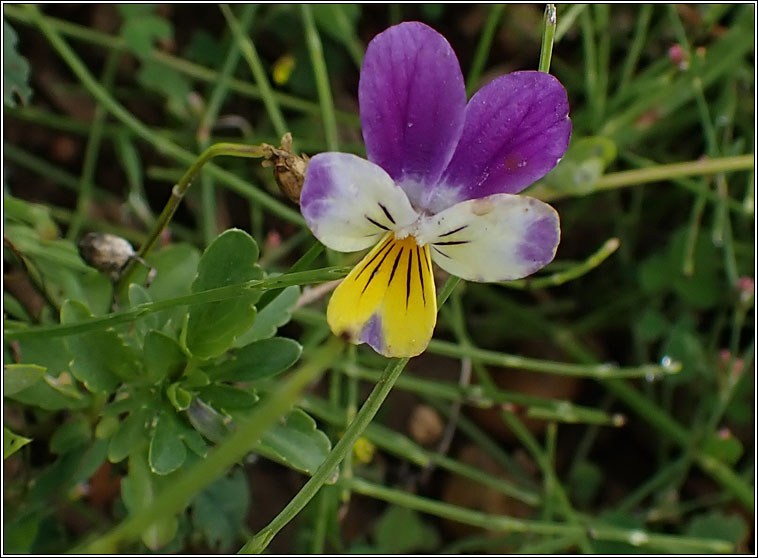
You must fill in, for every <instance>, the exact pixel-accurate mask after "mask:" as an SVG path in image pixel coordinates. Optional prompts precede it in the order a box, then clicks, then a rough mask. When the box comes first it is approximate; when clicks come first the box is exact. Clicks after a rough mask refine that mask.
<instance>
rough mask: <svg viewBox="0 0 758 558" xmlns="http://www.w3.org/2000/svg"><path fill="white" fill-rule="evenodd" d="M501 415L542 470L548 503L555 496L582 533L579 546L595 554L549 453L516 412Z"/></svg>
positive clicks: (570, 521)
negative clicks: (554, 468)
mask: <svg viewBox="0 0 758 558" xmlns="http://www.w3.org/2000/svg"><path fill="white" fill-rule="evenodd" d="M501 416H502V417H503V420H504V421H505V423H506V424H507V425H508V427H509V428H510V429H511V431H512V432H513V433H514V434H515V435H516V437H517V438H518V439H519V440H520V441H521V443H522V445H524V446H525V447H526V449H527V451H528V452H529V453H530V454H531V456H532V458H533V459H534V460H535V461H536V463H537V466H538V467H539V468H540V469H541V470H542V477H543V480H544V483H545V501H546V503H547V502H548V501H550V499H551V497H552V498H555V500H556V503H557V504H558V505H559V507H560V510H561V513H562V514H563V516H564V518H565V519H566V521H567V522H568V523H569V524H570V525H573V526H574V527H576V528H577V529H578V531H579V533H580V536H579V547H580V548H581V550H582V552H584V553H585V554H594V552H595V551H594V549H593V547H592V544H591V543H590V540H589V538H588V537H587V535H586V526H584V525H582V524H581V523H580V521H579V517H578V516H577V514H576V512H575V511H574V509H573V508H572V507H571V502H569V499H568V496H566V492H565V491H564V490H563V486H562V485H561V483H560V481H559V480H558V477H557V475H556V474H555V471H554V470H553V467H552V465H551V463H550V460H549V458H548V456H547V453H546V452H545V451H544V450H543V449H542V448H541V447H540V445H539V443H538V442H537V440H536V439H535V438H534V436H533V435H532V433H531V432H529V430H528V429H527V428H526V426H524V423H523V422H521V421H520V420H519V419H518V417H517V416H516V415H515V414H513V413H512V412H510V411H505V412H504V413H503V414H502V415H501Z"/></svg>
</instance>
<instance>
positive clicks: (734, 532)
mask: <svg viewBox="0 0 758 558" xmlns="http://www.w3.org/2000/svg"><path fill="white" fill-rule="evenodd" d="M684 534H685V535H688V536H691V537H704V538H714V539H721V540H724V541H729V542H731V543H732V544H734V545H735V546H738V545H740V544H741V543H743V542H744V541H745V539H746V537H747V535H748V527H747V523H746V522H745V519H744V518H743V517H742V516H740V515H738V514H725V513H724V512H722V511H718V510H714V511H710V512H706V513H702V514H700V515H696V516H695V517H693V518H692V519H691V520H690V522H689V524H688V525H687V528H686V529H685V531H684ZM738 552H739V550H738Z"/></svg>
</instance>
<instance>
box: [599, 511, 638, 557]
mask: <svg viewBox="0 0 758 558" xmlns="http://www.w3.org/2000/svg"><path fill="white" fill-rule="evenodd" d="M599 519H600V520H601V521H602V523H606V524H608V525H612V526H614V527H622V528H624V529H640V530H642V529H644V528H645V521H644V520H643V519H642V518H641V517H640V516H637V515H632V514H626V513H622V512H616V511H610V512H604V513H601V514H600V515H599ZM592 546H593V547H594V549H595V552H596V553H597V554H604V555H612V554H644V553H645V549H643V548H641V547H640V546H639V545H637V546H635V545H633V544H630V543H625V542H620V541H592Z"/></svg>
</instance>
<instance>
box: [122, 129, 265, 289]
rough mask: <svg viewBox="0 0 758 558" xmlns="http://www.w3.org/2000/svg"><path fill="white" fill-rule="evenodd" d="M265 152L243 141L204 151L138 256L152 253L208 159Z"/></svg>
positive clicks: (131, 266) (125, 278)
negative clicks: (242, 142)
mask: <svg viewBox="0 0 758 558" xmlns="http://www.w3.org/2000/svg"><path fill="white" fill-rule="evenodd" d="M263 154H264V152H263V149H262V148H261V147H260V146H259V145H245V144H241V143H216V144H214V145H211V146H210V147H209V148H208V149H206V150H205V151H203V153H202V154H201V155H200V156H199V157H198V158H197V159H196V160H195V162H194V163H192V166H190V168H189V169H187V172H185V173H184V176H182V178H181V179H180V180H179V182H177V183H176V185H175V186H174V187H173V188H172V189H171V197H170V198H169V200H168V201H167V202H166V205H165V206H164V207H163V211H161V214H160V215H159V216H158V219H157V220H156V221H155V224H154V225H153V229H152V230H151V231H150V234H149V235H148V237H147V242H145V243H144V244H143V245H142V246H141V247H140V249H139V252H138V253H137V256H138V257H140V258H143V259H144V258H145V256H147V255H148V254H149V253H150V250H151V249H152V248H153V246H155V243H156V242H158V239H159V238H160V236H161V233H162V232H163V230H164V229H165V228H166V227H167V226H168V223H169V221H171V217H173V216H174V213H175V212H176V210H177V208H178V207H179V203H180V202H181V201H182V198H183V197H184V194H185V193H186V192H187V188H189V187H190V184H192V180H193V179H194V178H195V176H196V175H197V173H199V172H200V169H202V168H203V166H204V165H205V164H206V163H207V162H208V161H210V160H211V159H213V158H214V157H218V156H219V155H233V156H235V157H250V158H259V157H263ZM136 264H137V260H136V259H132V260H130V261H129V263H128V264H127V266H126V268H125V269H124V272H123V273H122V275H121V278H120V279H119V282H118V284H117V285H116V292H117V293H118V292H121V291H123V289H125V288H126V287H127V286H128V285H129V283H130V279H131V277H132V274H133V273H134V270H135V268H136Z"/></svg>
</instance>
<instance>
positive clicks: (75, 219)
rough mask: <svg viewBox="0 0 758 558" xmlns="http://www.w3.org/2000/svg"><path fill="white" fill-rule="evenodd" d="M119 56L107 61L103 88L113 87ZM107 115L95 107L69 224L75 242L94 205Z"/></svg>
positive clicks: (98, 107)
mask: <svg viewBox="0 0 758 558" xmlns="http://www.w3.org/2000/svg"><path fill="white" fill-rule="evenodd" d="M118 59H119V54H118V53H117V52H115V51H114V52H111V53H110V54H109V55H108V58H107V59H106V61H105V69H104V70H103V78H102V81H103V86H104V87H105V88H110V87H112V86H113V78H114V76H115V74H116V68H117V65H118ZM106 116H107V113H106V111H105V109H104V108H103V106H102V105H97V107H95V116H94V118H93V119H92V124H91V127H90V133H89V137H88V138H87V147H86V148H85V150H84V162H83V163H82V174H81V177H80V179H79V197H78V199H77V200H76V210H75V211H74V214H73V215H72V218H71V222H70V223H69V228H68V231H67V232H66V238H68V239H69V240H74V239H76V238H77V237H78V236H79V233H80V232H81V229H82V225H83V224H84V220H85V218H86V217H87V213H88V212H89V209H90V204H91V203H92V197H93V192H94V190H95V184H94V181H95V171H96V170H97V160H98V157H99V155H100V147H101V145H102V141H103V126H104V125H105V117H106Z"/></svg>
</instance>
